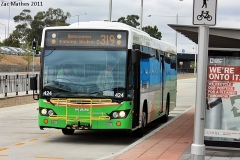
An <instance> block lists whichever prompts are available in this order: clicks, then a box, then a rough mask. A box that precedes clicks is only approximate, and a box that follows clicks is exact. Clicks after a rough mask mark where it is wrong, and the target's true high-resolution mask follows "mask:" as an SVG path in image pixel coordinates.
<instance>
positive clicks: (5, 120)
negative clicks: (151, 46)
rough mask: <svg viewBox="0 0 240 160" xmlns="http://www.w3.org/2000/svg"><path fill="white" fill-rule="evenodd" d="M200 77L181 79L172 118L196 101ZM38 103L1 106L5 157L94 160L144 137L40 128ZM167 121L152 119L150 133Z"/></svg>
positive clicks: (0, 144)
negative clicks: (196, 90)
mask: <svg viewBox="0 0 240 160" xmlns="http://www.w3.org/2000/svg"><path fill="white" fill-rule="evenodd" d="M195 81H196V79H195V78H193V79H182V80H178V92H177V107H176V109H175V110H174V111H172V112H171V113H170V119H169V120H170V121H172V120H174V119H175V118H176V117H177V116H179V115H180V114H182V113H183V112H185V111H186V110H187V109H188V108H189V107H191V106H193V105H194V103H195V88H196V83H195ZM36 108H37V103H33V104H27V105H21V106H12V107H7V108H0V120H1V122H0V128H1V132H0V159H1V160H15V159H16V160H20V159H24V160H25V159H26V160H37V159H41V160H63V159H64V160H79V159H80V160H93V159H100V158H102V157H109V156H111V155H113V154H115V153H117V152H121V151H124V150H125V149H126V148H128V147H129V146H131V144H133V143H137V142H139V141H143V140H144V139H145V138H146V137H147V136H148V135H146V136H145V137H142V138H141V139H138V138H135V137H133V136H131V135H129V134H126V133H119V132H104V131H76V132H75V134H74V135H71V136H66V135H63V134H62V133H61V131H60V130H56V129H45V130H39V128H38V126H37V124H38V123H37V112H38V111H37V109H36ZM163 125H164V124H157V125H156V123H152V124H150V125H149V126H148V134H151V132H152V131H154V130H156V129H158V128H159V127H161V126H163Z"/></svg>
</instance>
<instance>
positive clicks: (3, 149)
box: [0, 148, 8, 151]
mask: <svg viewBox="0 0 240 160" xmlns="http://www.w3.org/2000/svg"><path fill="white" fill-rule="evenodd" d="M7 149H8V148H0V151H5V150H7Z"/></svg>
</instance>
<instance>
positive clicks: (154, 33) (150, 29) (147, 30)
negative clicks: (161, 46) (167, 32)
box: [142, 25, 162, 40]
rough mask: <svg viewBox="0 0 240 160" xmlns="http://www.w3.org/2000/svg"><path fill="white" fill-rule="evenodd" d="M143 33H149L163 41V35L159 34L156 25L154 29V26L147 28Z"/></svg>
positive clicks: (144, 28)
mask: <svg viewBox="0 0 240 160" xmlns="http://www.w3.org/2000/svg"><path fill="white" fill-rule="evenodd" d="M142 30H143V31H145V32H147V33H148V34H149V35H150V36H152V37H154V38H157V39H159V40H161V39H162V33H161V32H158V28H157V26H156V25H155V26H154V27H152V26H146V27H143V28H142Z"/></svg>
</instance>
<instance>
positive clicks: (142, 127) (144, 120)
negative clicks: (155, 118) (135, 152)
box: [134, 111, 147, 137]
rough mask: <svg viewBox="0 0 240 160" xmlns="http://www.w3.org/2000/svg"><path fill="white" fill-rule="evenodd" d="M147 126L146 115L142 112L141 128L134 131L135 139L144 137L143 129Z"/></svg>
mask: <svg viewBox="0 0 240 160" xmlns="http://www.w3.org/2000/svg"><path fill="white" fill-rule="evenodd" d="M146 126H147V114H146V112H144V111H143V112H142V126H141V128H138V129H137V130H135V131H134V135H135V137H142V136H143V135H144V131H145V127H146Z"/></svg>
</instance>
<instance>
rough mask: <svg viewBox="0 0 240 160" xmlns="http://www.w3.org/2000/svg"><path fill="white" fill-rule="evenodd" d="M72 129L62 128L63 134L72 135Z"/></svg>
mask: <svg viewBox="0 0 240 160" xmlns="http://www.w3.org/2000/svg"><path fill="white" fill-rule="evenodd" d="M74 131H75V130H74V129H62V133H63V134H64V135H72V134H73V133H74Z"/></svg>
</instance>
